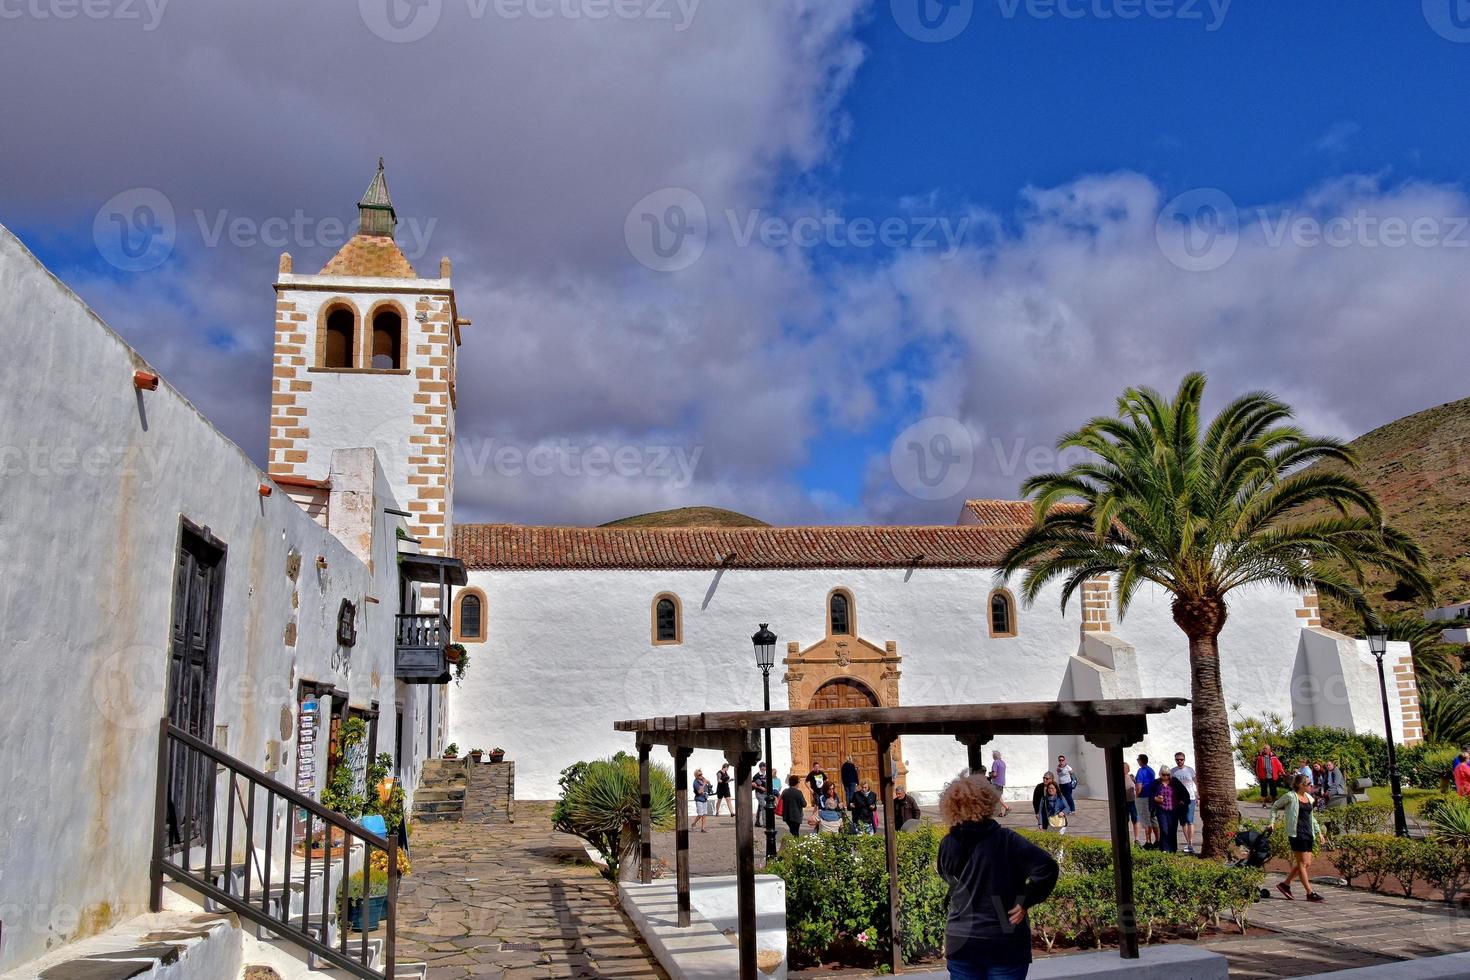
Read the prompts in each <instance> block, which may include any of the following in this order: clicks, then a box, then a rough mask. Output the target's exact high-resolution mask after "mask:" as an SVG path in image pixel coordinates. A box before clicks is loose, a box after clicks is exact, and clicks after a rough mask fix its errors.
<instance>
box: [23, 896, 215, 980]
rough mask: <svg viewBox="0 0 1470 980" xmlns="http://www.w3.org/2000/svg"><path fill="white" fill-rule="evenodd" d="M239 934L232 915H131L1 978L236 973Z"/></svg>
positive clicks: (156, 978)
mask: <svg viewBox="0 0 1470 980" xmlns="http://www.w3.org/2000/svg"><path fill="white" fill-rule="evenodd" d="M242 954H243V946H242V936H241V932H240V930H239V929H236V928H235V927H234V926H233V925H232V924H231V922H230V919H229V918H228V917H225V916H221V915H210V914H206V913H204V912H202V911H200V910H199V909H197V908H196V909H194V910H192V911H165V912H154V913H149V914H147V915H141V916H138V917H137V918H135V919H129V920H127V921H126V922H123V923H121V924H119V925H117V926H114V927H113V928H111V929H109V930H107V931H106V932H103V933H100V934H99V935H96V936H92V937H91V938H89V939H85V940H82V941H81V942H77V943H72V944H70V945H67V946H63V947H60V948H58V949H54V950H52V951H51V952H49V953H47V954H46V955H45V956H43V957H41V958H40V959H37V960H33V961H32V962H31V963H29V964H27V965H25V966H23V967H21V968H19V969H17V970H14V971H11V972H9V973H5V974H3V978H4V980H21V978H25V980H35V978H38V977H39V978H42V980H102V978H114V977H116V978H122V977H127V978H139V980H188V978H191V977H235V976H239V975H240V972H241V968H242V967H243V965H244V963H243V955H242Z"/></svg>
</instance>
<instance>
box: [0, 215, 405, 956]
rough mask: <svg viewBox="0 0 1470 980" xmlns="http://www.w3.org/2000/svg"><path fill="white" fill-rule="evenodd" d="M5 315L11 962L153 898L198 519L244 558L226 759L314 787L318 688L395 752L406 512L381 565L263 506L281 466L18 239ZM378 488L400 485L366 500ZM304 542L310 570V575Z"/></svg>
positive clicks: (5, 835) (6, 950)
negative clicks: (309, 758)
mask: <svg viewBox="0 0 1470 980" xmlns="http://www.w3.org/2000/svg"><path fill="white" fill-rule="evenodd" d="M0 323H3V324H4V325H5V334H6V341H7V349H8V350H9V356H7V357H6V358H4V359H0V391H4V393H5V399H6V406H7V407H6V410H5V411H4V412H0V471H3V472H0V485H3V486H4V488H5V506H4V507H3V508H0V535H3V538H4V540H5V542H6V545H7V554H8V555H9V556H10V559H11V562H12V564H13V565H14V566H15V570H14V571H13V573H12V574H10V575H7V576H5V577H4V579H3V582H0V635H3V636H4V638H5V641H6V651H5V655H6V661H5V674H4V684H3V685H0V785H3V786H4V787H5V789H6V814H5V820H4V821H3V822H0V923H3V929H4V938H5V942H4V945H3V947H0V969H6V968H9V967H12V966H15V965H18V964H20V963H24V962H26V961H27V960H29V959H32V958H34V957H35V956H37V955H39V954H41V953H43V952H45V951H46V950H47V949H48V948H51V947H54V946H56V945H58V944H61V943H64V942H68V941H72V940H75V939H77V938H80V937H83V936H88V935H92V934H95V933H97V932H99V931H101V930H104V929H106V928H107V927H108V926H109V925H111V924H112V923H114V922H117V921H119V920H121V919H124V918H127V917H129V916H133V915H136V914H138V913H140V912H142V911H144V910H145V908H146V904H147V897H148V863H149V859H150V856H151V833H152V827H153V813H154V792H155V785H156V777H157V772H156V770H157V761H158V750H157V744H158V723H159V720H160V719H161V718H162V717H163V715H164V712H165V691H166V688H167V668H168V662H169V642H170V625H171V622H172V607H173V580H174V569H175V564H176V561H177V552H178V543H179V534H180V519H181V517H182V518H187V519H188V520H190V521H192V522H193V523H195V524H197V525H200V526H202V527H207V528H208V529H209V530H210V532H211V533H212V534H213V535H214V536H215V537H216V538H218V539H220V540H221V541H223V542H224V544H225V545H226V547H227V549H228V552H227V555H226V558H225V562H224V591H223V601H222V604H221V607H220V642H219V658H218V679H217V684H216V701H215V704H216V707H215V717H214V724H215V726H216V728H217V729H218V728H220V727H225V728H227V729H228V734H227V740H226V744H225V745H224V746H222V747H223V748H225V750H226V751H228V752H229V753H230V754H232V755H235V756H237V757H238V758H240V759H242V760H243V761H245V762H246V763H248V764H250V765H253V766H256V767H258V768H262V769H266V770H267V771H269V770H271V769H272V768H277V767H278V769H277V775H278V778H281V779H282V781H284V782H287V783H293V782H294V778H295V776H294V773H295V763H296V759H295V752H294V748H295V725H296V719H295V705H296V686H297V683H298V682H299V681H301V680H313V681H318V682H320V683H323V684H328V685H332V686H335V687H336V688H338V689H339V690H342V691H345V692H348V694H349V698H350V703H351V704H352V705H354V706H357V707H363V708H366V707H368V706H369V705H370V704H371V703H372V702H374V701H377V702H379V704H380V706H381V709H382V711H383V719H382V721H381V722H380V731H379V737H380V742H379V747H380V749H381V750H386V751H391V749H392V741H393V718H392V710H393V705H394V700H395V688H396V685H395V682H394V676H393V616H394V614H395V612H396V611H397V594H398V593H397V565H396V561H395V560H394V557H393V550H394V547H395V546H394V544H393V542H392V538H393V532H392V528H391V526H390V525H389V524H388V520H389V518H388V517H387V516H386V515H383V514H381V506H392V504H391V501H380V502H379V504H380V506H378V507H376V508H375V510H374V515H375V516H374V517H372V520H373V521H375V522H376V523H375V525H374V526H373V527H372V528H370V529H368V530H367V531H366V532H365V533H370V534H371V535H372V543H371V545H370V547H367V548H366V552H367V553H368V554H370V555H371V563H370V564H369V563H366V562H365V561H364V560H363V559H360V558H359V557H358V556H357V555H355V554H354V553H353V550H350V549H349V548H348V547H346V546H344V545H343V544H342V542H340V541H339V540H338V539H337V538H336V537H334V536H333V535H331V534H329V533H328V532H327V531H325V530H324V529H322V528H321V527H319V526H318V525H317V524H316V523H314V522H313V521H312V520H311V518H309V517H308V516H307V515H306V514H305V513H304V512H303V511H302V510H301V508H300V507H298V506H297V505H296V504H295V503H294V502H293V501H292V500H291V499H290V497H288V496H287V495H286V494H285V493H282V492H280V491H279V490H277V491H276V492H274V493H273V494H272V495H271V496H269V497H262V496H260V494H259V492H258V490H257V487H258V486H259V485H260V483H261V482H262V481H263V480H264V479H265V476H264V474H263V473H262V472H261V471H260V470H259V469H258V468H257V467H256V466H255V465H254V464H253V463H251V461H250V460H249V459H248V458H247V457H246V456H245V454H244V453H243V452H242V451H241V450H240V449H239V448H238V447H237V446H235V445H234V444H233V443H231V442H230V441H229V440H227V439H226V438H225V437H224V436H222V435H221V434H220V433H219V432H218V431H217V430H216V429H215V428H214V427H213V426H211V425H210V423H209V421H208V420H207V419H205V418H204V417H203V416H202V415H200V413H199V412H198V411H197V410H196V409H195V408H194V406H193V405H191V404H190V403H189V402H188V401H186V400H185V399H184V398H183V397H182V396H181V395H180V394H179V393H178V391H177V390H175V389H174V388H173V387H171V386H170V385H169V384H168V383H167V381H164V382H163V383H161V384H160V385H159V387H158V389H157V390H156V391H141V392H140V391H136V390H135V389H134V386H133V373H134V371H137V370H148V369H149V367H148V364H147V363H146V362H145V361H144V360H143V358H142V357H141V356H140V355H139V354H138V353H137V352H136V351H134V350H132V349H131V348H129V347H128V345H127V344H125V343H124V342H123V341H122V339H121V338H119V337H118V336H117V335H116V334H115V333H113V332H112V331H111V330H109V329H108V328H107V327H106V326H105V325H104V324H103V323H102V322H101V321H100V320H99V319H98V318H97V317H96V316H95V315H94V314H93V313H92V312H91V311H90V310H88V309H87V307H86V306H85V304H83V303H82V301H81V300H80V299H79V298H78V297H77V296H76V295H74V294H73V293H72V292H71V291H70V290H68V289H67V288H66V287H65V286H64V285H62V284H61V283H60V282H59V281H58V280H56V279H55V278H54V277H53V276H51V275H50V273H48V272H47V271H46V270H45V269H44V268H43V267H42V266H41V265H40V263H39V262H37V261H36V259H35V258H34V257H33V256H32V255H31V254H30V253H29V252H27V251H26V250H25V248H24V247H23V246H22V245H21V244H20V242H19V241H18V240H17V239H16V238H15V237H14V236H13V235H11V234H10V232H9V231H7V230H5V229H3V228H0ZM359 464H361V461H359ZM362 474H363V471H362V469H361V465H359V468H358V475H359V477H360V478H363V477H362ZM375 484H376V485H377V486H379V487H381V486H382V485H383V484H382V482H381V476H380V475H374V476H373V479H372V480H369V481H367V482H366V488H365V489H366V491H367V492H369V493H371V492H373V487H374V485H375ZM358 550H359V551H363V550H364V548H363V547H359V548H358ZM291 552H296V553H298V554H299V555H300V556H301V559H302V560H301V569H300V572H299V574H298V576H297V578H296V579H295V580H294V581H293V579H292V578H291V577H290V576H289V575H288V574H287V556H288V554H290V553H291ZM317 556H322V557H323V558H324V559H325V567H324V568H319V567H318V565H317ZM369 597H373V598H376V599H377V600H378V602H377V603H376V604H374V603H371V602H368V601H367V600H368V598H369ZM343 599H350V600H351V601H353V602H354V603H356V604H357V609H358V622H357V627H358V642H357V645H356V646H355V647H352V648H344V647H339V646H338V644H337V642H336V621H337V614H338V610H339V607H340V604H341V602H342V600H343ZM288 623H294V624H295V643H294V645H292V644H290V643H289V642H288V641H287V637H286V634H287V625H288ZM406 696H407V697H408V698H409V699H410V700H411V701H412V700H416V699H417V698H418V697H420V695H419V694H418V693H417V692H407V695H406ZM283 753H284V754H283Z"/></svg>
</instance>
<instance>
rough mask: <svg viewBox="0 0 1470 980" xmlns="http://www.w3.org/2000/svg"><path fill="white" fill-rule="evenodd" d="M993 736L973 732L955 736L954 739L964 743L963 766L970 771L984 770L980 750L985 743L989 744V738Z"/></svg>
mask: <svg viewBox="0 0 1470 980" xmlns="http://www.w3.org/2000/svg"><path fill="white" fill-rule="evenodd" d="M993 737H994V736H992V735H990V734H988V733H987V734H978V735H977V734H974V733H967V734H964V735H956V736H955V741H957V742H963V743H964V745H965V766H966V768H968V769H969V770H970V771H971V772H978V773H984V772H985V760H984V758H983V754H982V752H981V750H982V749H984V748H985V746H986V745H987V744H989V742H990V740H991V738H993Z"/></svg>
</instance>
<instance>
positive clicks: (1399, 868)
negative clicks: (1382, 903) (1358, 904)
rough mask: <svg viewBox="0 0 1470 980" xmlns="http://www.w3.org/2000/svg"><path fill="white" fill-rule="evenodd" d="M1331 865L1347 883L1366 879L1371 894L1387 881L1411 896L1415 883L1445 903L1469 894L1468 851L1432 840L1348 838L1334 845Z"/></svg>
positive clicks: (1382, 836)
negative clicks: (1431, 890)
mask: <svg viewBox="0 0 1470 980" xmlns="http://www.w3.org/2000/svg"><path fill="white" fill-rule="evenodd" d="M1334 849H1335V851H1336V855H1335V856H1334V860H1333V863H1334V864H1335V865H1336V866H1337V870H1338V873H1339V874H1341V875H1342V876H1343V877H1344V878H1347V879H1348V880H1349V881H1351V880H1352V879H1354V878H1363V877H1366V878H1367V879H1368V887H1369V889H1371V890H1372V891H1383V890H1384V887H1385V885H1386V884H1387V881H1388V878H1389V876H1390V875H1392V876H1393V877H1394V878H1396V879H1398V887H1399V890H1400V891H1402V892H1403V894H1404V895H1405V896H1408V895H1411V894H1412V893H1413V889H1414V883H1415V882H1416V881H1422V882H1424V883H1425V884H1428V885H1429V886H1431V887H1433V888H1437V889H1439V891H1441V892H1443V893H1444V897H1445V900H1446V901H1449V902H1454V901H1455V900H1456V898H1457V897H1458V896H1460V895H1461V894H1465V893H1466V892H1470V849H1467V848H1463V847H1455V846H1450V845H1446V844H1445V842H1443V841H1440V840H1435V839H1432V838H1430V839H1419V838H1414V837H1395V836H1393V835H1392V834H1348V835H1345V836H1343V837H1341V838H1339V839H1338V840H1337V841H1336V842H1335V847H1334Z"/></svg>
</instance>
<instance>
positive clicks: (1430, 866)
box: [1420, 841, 1470, 904]
mask: <svg viewBox="0 0 1470 980" xmlns="http://www.w3.org/2000/svg"><path fill="white" fill-rule="evenodd" d="M1420 859H1421V860H1422V861H1423V866H1422V868H1421V870H1420V873H1421V874H1422V876H1423V878H1424V881H1425V882H1426V883H1428V884H1429V885H1430V887H1432V888H1437V889H1439V890H1440V891H1441V892H1443V893H1444V897H1445V901H1447V902H1450V903H1452V904H1453V903H1455V902H1456V901H1457V900H1458V899H1459V897H1460V895H1462V894H1464V893H1466V892H1470V848H1464V847H1445V846H1442V845H1439V844H1437V842H1434V841H1430V842H1429V846H1428V847H1426V848H1425V849H1424V850H1423V851H1421V852H1420Z"/></svg>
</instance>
